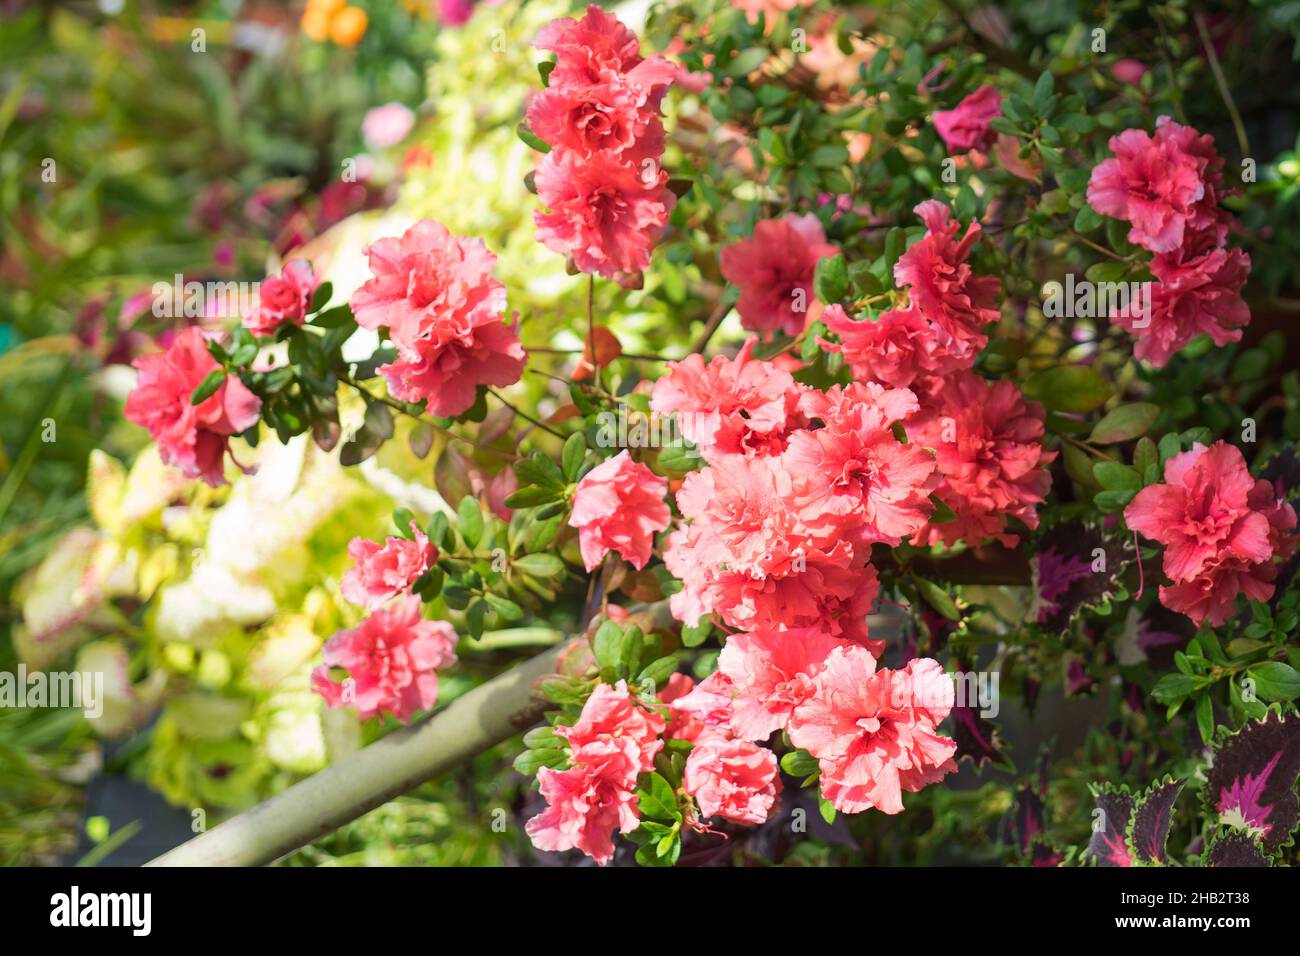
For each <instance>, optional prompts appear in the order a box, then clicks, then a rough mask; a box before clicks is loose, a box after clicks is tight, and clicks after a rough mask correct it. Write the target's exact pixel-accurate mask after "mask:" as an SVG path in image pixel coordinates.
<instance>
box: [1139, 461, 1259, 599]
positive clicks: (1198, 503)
mask: <svg viewBox="0 0 1300 956" xmlns="http://www.w3.org/2000/svg"><path fill="white" fill-rule="evenodd" d="M1164 477H1165V480H1164V483H1162V484H1157V485H1150V486H1148V487H1146V488H1143V489H1142V490H1141V491H1139V492H1138V493H1137V495H1136V497H1134V499H1133V500H1132V501H1130V502H1129V504H1128V507H1127V508H1125V509H1124V520H1125V521H1126V522H1127V523H1128V526H1129V527H1130V528H1132V529H1133V530H1134V531H1137V532H1138V533H1140V534H1143V535H1145V536H1146V537H1148V538H1151V539H1152V540H1153V541H1159V542H1160V543H1161V544H1163V545H1164V546H1165V559H1164V568H1165V574H1167V575H1169V577H1171V578H1173V579H1174V580H1175V581H1185V580H1187V579H1189V578H1192V577H1195V576H1196V575H1197V574H1199V573H1200V572H1201V571H1202V570H1203V569H1204V568H1205V567H1206V566H1207V565H1211V564H1217V563H1219V562H1220V561H1223V560H1225V559H1232V558H1236V559H1241V560H1245V561H1250V562H1254V563H1258V562H1261V561H1267V560H1268V559H1269V558H1271V557H1272V555H1273V549H1272V547H1271V545H1270V542H1269V527H1270V526H1269V521H1268V518H1266V517H1265V516H1264V515H1263V514H1261V513H1260V512H1258V511H1256V510H1254V509H1253V508H1251V507H1250V503H1249V498H1250V495H1251V492H1252V491H1254V488H1255V479H1253V478H1252V477H1251V476H1250V471H1249V469H1247V467H1246V459H1245V458H1243V457H1242V454H1241V451H1240V450H1238V449H1237V448H1235V447H1234V446H1232V445H1229V444H1228V443H1227V442H1223V441H1218V442H1215V443H1214V444H1213V445H1212V446H1210V447H1209V448H1207V447H1205V446H1204V445H1202V444H1200V443H1199V442H1198V443H1197V444H1196V445H1194V446H1193V447H1192V449H1191V451H1185V452H1182V453H1181V454H1177V455H1174V456H1173V457H1172V458H1170V459H1169V460H1168V461H1167V462H1165V475H1164ZM1265 485H1267V482H1265Z"/></svg>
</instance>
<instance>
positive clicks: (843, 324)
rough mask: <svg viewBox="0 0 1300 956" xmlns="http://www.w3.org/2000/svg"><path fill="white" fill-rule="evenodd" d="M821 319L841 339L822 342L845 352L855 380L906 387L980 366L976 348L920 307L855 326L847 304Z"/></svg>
mask: <svg viewBox="0 0 1300 956" xmlns="http://www.w3.org/2000/svg"><path fill="white" fill-rule="evenodd" d="M821 321H822V322H823V323H825V325H826V328H827V329H829V330H830V331H831V332H834V333H835V334H836V335H837V336H839V339H840V341H839V343H838V344H836V343H832V342H827V341H825V340H824V339H819V340H818V341H820V342H821V343H822V345H823V346H824V347H825V348H827V349H829V350H830V351H833V352H842V353H844V361H846V362H848V364H849V368H851V369H852V370H853V375H854V377H855V378H859V379H867V380H870V381H875V382H880V383H881V384H883V385H889V386H892V387H894V388H906V387H907V386H909V385H911V384H912V383H913V382H914V381H916V380H917V379H918V378H920V377H923V376H927V375H947V374H949V373H950V372H956V371H959V370H961V369H967V368H970V367H971V366H972V365H973V364H974V363H975V356H976V351H975V349H973V348H971V347H970V345H968V344H967V342H965V341H964V340H960V339H956V338H954V337H953V336H951V335H949V334H948V333H947V332H946V331H944V330H943V329H941V328H939V327H938V326H936V325H934V324H933V323H931V322H929V321H927V320H926V318H925V316H923V315H922V314H921V312H920V310H919V309H916V308H907V309H888V310H887V311H885V312H882V313H881V314H880V315H878V316H876V318H875V319H874V320H867V321H863V322H855V321H854V320H853V319H851V318H849V316H848V314H847V313H846V312H845V311H844V308H843V307H842V306H840V305H831V306H827V308H826V309H825V311H823V312H822V314H821Z"/></svg>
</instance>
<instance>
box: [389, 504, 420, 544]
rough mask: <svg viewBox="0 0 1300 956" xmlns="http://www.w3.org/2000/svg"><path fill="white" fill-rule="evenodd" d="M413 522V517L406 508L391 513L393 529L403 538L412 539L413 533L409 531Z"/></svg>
mask: <svg viewBox="0 0 1300 956" xmlns="http://www.w3.org/2000/svg"><path fill="white" fill-rule="evenodd" d="M414 522H415V515H413V514H411V512H410V511H409V510H408V509H406V508H398V509H397V510H396V511H394V512H393V527H394V528H396V529H397V533H398V534H400V535H401V536H402V537H403V538H414V532H412V531H411V525H412V524H413V523H414Z"/></svg>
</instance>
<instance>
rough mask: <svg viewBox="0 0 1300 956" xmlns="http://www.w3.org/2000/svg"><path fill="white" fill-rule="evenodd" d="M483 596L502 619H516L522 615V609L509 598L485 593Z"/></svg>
mask: <svg viewBox="0 0 1300 956" xmlns="http://www.w3.org/2000/svg"><path fill="white" fill-rule="evenodd" d="M484 597H485V599H486V600H487V602H488V604H490V605H491V606H492V610H494V611H496V613H497V616H498V617H500V618H501V619H502V620H503V621H517V620H519V619H520V618H521V617H523V616H524V609H523V608H521V607H520V606H519V605H518V604H516V603H515V602H514V601H511V600H510V599H509V598H503V597H501V596H500V595H497V594H486V595H484Z"/></svg>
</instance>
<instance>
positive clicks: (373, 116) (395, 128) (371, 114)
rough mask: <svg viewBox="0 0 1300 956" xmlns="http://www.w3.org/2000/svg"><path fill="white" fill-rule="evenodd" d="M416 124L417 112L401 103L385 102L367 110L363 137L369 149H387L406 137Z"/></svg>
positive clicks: (363, 124) (362, 129) (363, 122)
mask: <svg viewBox="0 0 1300 956" xmlns="http://www.w3.org/2000/svg"><path fill="white" fill-rule="evenodd" d="M414 126H415V114H414V113H412V112H411V110H410V108H409V107H407V106H405V105H403V104H401V103H385V104H384V105H383V106H376V107H373V108H372V109H370V110H368V111H367V112H366V115H365V117H364V118H363V119H362V120H361V138H362V139H364V140H365V142H366V147H367V148H368V149H387V148H388V147H390V146H396V145H397V144H398V143H400V142H401V141H402V140H404V139H406V136H407V134H408V133H410V132H411V129H412V127H414Z"/></svg>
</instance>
